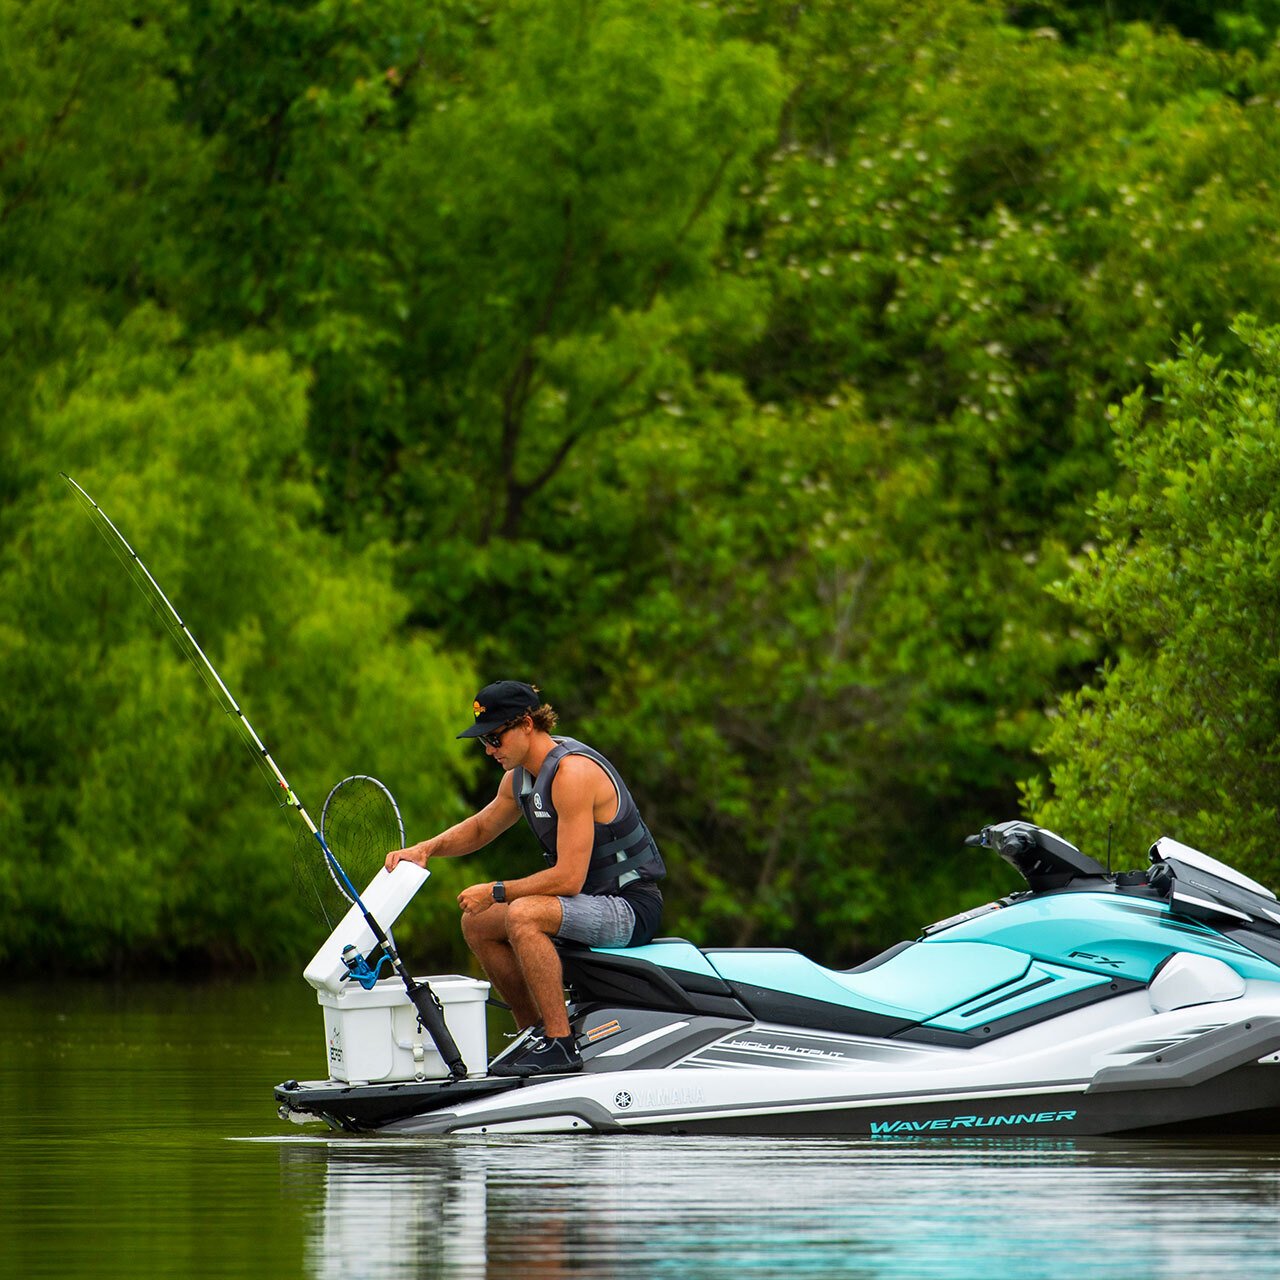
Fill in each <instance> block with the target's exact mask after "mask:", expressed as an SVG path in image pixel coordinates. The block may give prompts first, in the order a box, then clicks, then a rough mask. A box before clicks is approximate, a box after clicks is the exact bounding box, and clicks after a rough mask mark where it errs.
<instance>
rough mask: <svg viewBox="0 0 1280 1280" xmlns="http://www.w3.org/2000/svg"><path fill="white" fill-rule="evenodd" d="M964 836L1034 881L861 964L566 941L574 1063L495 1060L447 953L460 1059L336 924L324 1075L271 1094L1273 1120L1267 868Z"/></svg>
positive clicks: (799, 1111)
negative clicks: (837, 965)
mask: <svg viewBox="0 0 1280 1280" xmlns="http://www.w3.org/2000/svg"><path fill="white" fill-rule="evenodd" d="M967 843H969V844H973V845H978V846H981V847H982V848H986V849H990V850H992V851H994V852H995V853H997V854H998V855H999V856H1000V857H1002V858H1004V859H1005V860H1006V861H1007V862H1009V863H1010V864H1011V865H1012V866H1014V867H1015V868H1016V869H1017V870H1018V871H1019V872H1020V873H1021V874H1022V876H1023V877H1024V878H1025V880H1026V882H1027V886H1028V887H1027V889H1026V890H1024V891H1022V892H1020V893H1015V894H1013V895H1011V896H1010V897H1007V898H1004V899H1001V900H1000V901H998V902H991V903H987V904H986V905H984V906H981V907H978V908H976V909H975V910H972V911H966V912H964V913H963V914H961V915H957V916H953V917H951V918H950V919H947V920H942V921H940V922H938V923H937V924H933V925H930V926H929V927H928V928H927V929H925V930H924V931H923V933H922V934H921V936H920V937H919V938H917V939H916V940H915V941H912V942H902V943H899V944H898V945H897V946H894V947H891V948H890V949H889V950H888V951H885V952H884V953H883V954H881V955H879V956H877V957H875V958H874V959H873V960H870V961H868V962H867V963H865V964H862V965H858V966H857V967H855V968H852V969H843V970H842V969H828V968H824V967H823V966H821V965H818V964H815V963H814V962H813V961H812V960H809V959H807V958H806V957H805V956H803V955H801V954H800V953H799V952H797V951H792V950H786V949H778V948H732V949H722V948H714V947H712V948H704V949H699V948H698V947H695V946H694V945H693V944H692V943H690V942H687V941H685V940H683V939H680V938H661V939H658V940H656V941H654V942H652V943H650V944H649V945H647V946H642V947H633V948H627V949H620V950H615V949H609V948H588V947H578V946H566V947H564V948H563V950H562V955H563V960H564V972H565V981H566V986H567V990H568V995H569V1014H570V1023H571V1027H572V1030H573V1032H574V1034H575V1035H576V1036H577V1038H578V1044H579V1047H580V1049H581V1053H582V1056H583V1059H584V1066H583V1070H582V1071H581V1072H580V1073H577V1074H573V1075H557V1076H543V1077H536V1076H535V1077H532V1078H528V1079H513V1078H508V1077H503V1076H493V1075H490V1074H489V1067H490V1065H491V1064H490V1063H489V1062H488V1060H487V1052H486V1048H485V1044H486V1041H485V1032H484V991H485V984H484V983H479V982H476V981H475V980H473V979H469V978H466V977H463V976H460V975H446V976H443V977H436V978H429V979H426V980H425V981H427V982H429V983H430V984H431V985H432V987H433V989H434V990H436V992H437V994H438V996H439V998H440V999H441V1001H442V1004H443V1008H444V1012H445V1017H446V1021H447V1022H448V1024H449V1027H450V1030H451V1031H452V1032H453V1035H454V1037H455V1039H456V1040H457V1043H458V1046H459V1048H460V1050H461V1052H462V1056H463V1058H464V1060H465V1065H466V1068H467V1074H466V1076H465V1077H460V1078H452V1077H451V1076H450V1074H449V1072H448V1070H447V1069H446V1067H445V1065H444V1060H443V1059H442V1058H441V1056H440V1054H439V1053H438V1052H437V1051H436V1050H435V1047H434V1046H433V1045H432V1043H431V1041H430V1038H429V1037H426V1036H424V1032H423V1031H422V1028H421V1026H420V1025H419V1024H418V1021H417V1019H416V1016H415V1015H414V1010H413V1008H412V1006H411V1005H410V1004H409V1002H408V1000H407V997H406V996H405V992H404V987H403V985H401V984H398V983H396V982H395V980H393V979H386V980H383V981H381V982H378V981H373V982H371V983H370V982H368V976H369V975H370V973H371V970H370V969H369V967H368V965H367V964H363V965H355V964H353V962H352V954H351V952H352V947H351V945H350V944H347V943H344V942H343V934H342V930H343V928H344V925H339V927H338V929H337V930H335V931H334V934H333V936H331V938H330V939H329V942H328V943H326V948H328V951H327V953H326V952H325V951H324V950H323V949H322V952H321V955H322V956H323V955H326V954H328V956H329V957H330V958H331V957H332V956H333V955H334V954H337V953H339V952H341V951H342V950H343V949H345V950H346V951H347V957H346V960H345V961H344V964H345V968H344V969H343V971H342V973H340V974H339V975H338V976H337V978H336V979H335V977H334V973H335V971H336V967H335V966H333V965H331V964H329V965H323V964H322V965H319V966H317V965H316V964H315V963H314V962H313V966H312V967H311V968H309V970H308V976H309V978H310V979H311V981H312V982H313V985H316V986H317V987H318V988H319V996H320V1001H321V1003H322V1004H323V1005H324V1006H325V1021H326V1038H327V1049H328V1055H329V1066H330V1078H328V1079H325V1080H315V1081H307V1082H302V1083H300V1082H298V1081H294V1080H290V1081H287V1082H286V1083H284V1084H281V1085H278V1086H277V1087H276V1090H275V1097H276V1100H277V1102H278V1103H279V1107H280V1112H281V1115H282V1116H286V1117H288V1118H291V1119H295V1120H311V1119H318V1120H323V1121H326V1122H327V1123H328V1124H329V1125H331V1126H333V1127H335V1128H341V1129H345V1130H351V1131H357V1132H368V1133H379V1134H389V1135H412V1134H504V1133H559V1132H573V1131H578V1132H582V1131H592V1130H594V1131H597V1132H606V1133H619V1132H630V1131H636V1132H650V1133H739V1134H792V1133H794V1134H841V1135H865V1136H875V1135H882V1136H886V1137H888V1136H896V1137H901V1136H910V1135H924V1136H928V1137H940V1136H947V1135H958V1136H961V1137H974V1136H978V1135H982V1136H991V1135H998V1136H1013V1135H1018V1136H1024V1135H1034V1136H1058V1135H1066V1134H1106V1133H1120V1132H1126V1131H1131V1130H1153V1129H1164V1128H1170V1127H1179V1128H1186V1127H1198V1128H1200V1129H1206V1130H1209V1131H1225V1130H1228V1129H1230V1130H1240V1129H1244V1130H1247V1131H1251V1132H1261V1131H1276V1130H1280V903H1278V902H1277V900H1276V896H1275V894H1274V893H1272V892H1271V891H1270V890H1269V889H1267V888H1265V887H1264V886H1263V885H1261V884H1258V883H1257V882H1255V881H1253V880H1251V879H1250V878H1249V877H1247V876H1245V875H1243V874H1242V873H1240V872H1239V871H1236V870H1235V869H1234V868H1232V867H1230V866H1228V865H1227V864H1226V863H1224V862H1221V861H1219V860H1218V859H1216V858H1214V857H1210V856H1208V855H1207V854H1204V853H1201V852H1199V851H1197V850H1195V849H1191V848H1189V847H1187V846H1186V845H1182V844H1179V843H1178V842H1177V841H1175V840H1171V839H1168V838H1165V839H1161V840H1158V841H1157V842H1156V843H1155V844H1154V845H1153V846H1152V847H1151V850H1150V853H1149V860H1150V865H1149V867H1148V868H1146V869H1145V870H1140V871H1130V872H1122V873H1118V874H1114V875H1113V874H1110V873H1108V872H1107V870H1106V869H1105V868H1104V867H1103V866H1101V865H1100V864H1099V863H1098V862H1097V861H1095V860H1094V859H1093V858H1091V857H1089V856H1087V855H1086V854H1083V853H1081V852H1080V850H1079V849H1077V848H1076V847H1075V846H1073V845H1071V844H1069V843H1068V842H1067V841H1065V840H1063V839H1061V838H1060V837H1059V836H1056V835H1054V834H1053V833H1052V832H1049V831H1046V830H1044V829H1042V828H1039V827H1035V826H1032V825H1030V824H1028V823H1024V822H1006V823H1002V824H1000V825H998V826H991V827H987V828H985V829H984V830H983V832H982V833H981V835H979V836H974V837H970V839H969V841H967ZM397 870H398V869H397ZM380 874H382V875H385V874H386V873H380ZM392 874H394V873H392ZM372 888H373V887H372V886H371V891H372ZM380 919H381V917H380ZM382 923H383V925H384V927H388V928H389V927H390V924H391V923H392V921H391V920H390V919H387V920H382ZM344 924H345V922H344ZM359 958H360V959H363V957H359ZM319 959H320V957H319V956H318V957H317V960H319ZM356 968H360V969H361V970H362V972H364V974H365V975H366V985H362V984H361V983H359V982H358V981H357V980H355V979H353V978H352V977H351V976H350V975H351V973H352V972H353V970H354V969H356ZM313 971H314V972H313ZM317 975H319V976H317ZM326 983H327V986H326V985H325V984H326ZM397 987H398V990H397V989H396V988H397ZM528 1034H532V1033H526V1035H528ZM523 1044H524V1040H523V1038H521V1039H519V1040H517V1041H515V1042H514V1043H513V1044H512V1045H511V1046H510V1047H509V1048H508V1049H507V1050H506V1051H505V1053H504V1054H503V1055H499V1056H500V1057H505V1056H506V1055H509V1054H515V1053H519V1052H520V1050H521V1048H522V1047H523Z"/></svg>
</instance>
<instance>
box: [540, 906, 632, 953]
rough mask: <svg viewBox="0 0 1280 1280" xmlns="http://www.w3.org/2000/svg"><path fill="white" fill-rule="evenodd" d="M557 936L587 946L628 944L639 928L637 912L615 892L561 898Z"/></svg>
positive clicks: (621, 945)
mask: <svg viewBox="0 0 1280 1280" xmlns="http://www.w3.org/2000/svg"><path fill="white" fill-rule="evenodd" d="M560 912H561V916H562V918H561V921H560V929H559V931H558V932H557V934H556V937H557V938H564V939H565V940H566V941H567V942H582V943H585V944H586V945H587V946H588V947H625V946H626V945H627V943H628V942H630V941H631V934H632V933H633V932H634V930H635V927H636V913H635V912H634V911H632V909H631V904H630V903H629V902H627V900H626V899H625V898H619V897H618V896H617V894H613V893H578V894H575V895H574V896H573V897H572V898H561V899H560Z"/></svg>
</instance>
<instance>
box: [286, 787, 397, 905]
mask: <svg viewBox="0 0 1280 1280" xmlns="http://www.w3.org/2000/svg"><path fill="white" fill-rule="evenodd" d="M320 834H321V835H322V836H323V838H324V842H325V844H327V845H328V846H329V848H330V849H331V850H332V852H333V855H334V857H335V858H336V859H337V860H338V863H339V865H340V866H341V867H342V870H343V871H345V872H346V875H347V878H348V879H349V880H350V882H351V887H353V888H354V889H355V891H356V892H357V893H361V892H363V890H364V888H365V886H366V885H367V884H368V883H369V881H370V880H372V879H373V877H374V876H375V875H376V874H377V872H378V870H379V869H380V868H381V867H382V866H383V864H384V863H385V862H386V857H387V854H388V853H390V852H391V851H392V850H393V849H403V848H404V824H403V822H402V821H401V819H400V809H399V807H398V806H397V805H396V802H395V800H394V798H393V797H392V795H391V793H390V792H389V791H388V790H387V789H386V787H384V786H383V785H382V783H381V782H379V781H378V780H377V779H376V778H370V777H368V776H366V775H363V774H357V775H356V776H354V777H350V778H344V779H343V780H342V781H341V782H340V783H338V785H337V786H336V787H334V789H333V790H332V791H330V792H329V798H328V799H327V800H326V801H325V803H324V810H323V812H322V813H321V815H320ZM293 871H294V883H295V886H296V888H297V890H298V892H299V894H300V896H301V897H302V899H303V901H305V902H306V903H307V904H308V906H309V907H310V908H311V910H312V911H313V912H314V913H315V915H316V916H317V918H318V919H320V920H322V921H323V922H324V923H325V924H327V925H328V926H329V928H330V929H332V928H333V927H334V926H335V925H336V924H337V923H338V921H339V920H341V919H342V917H343V916H344V915H346V913H347V911H348V909H349V908H350V907H351V906H352V903H353V899H352V897H351V894H350V892H349V891H348V889H347V886H346V885H345V884H343V882H342V878H341V876H339V875H338V874H337V873H336V872H335V871H334V869H333V867H332V866H331V865H330V863H329V860H328V859H327V858H326V857H325V855H324V850H323V849H322V848H321V847H320V842H319V841H318V840H317V839H316V838H315V836H313V835H312V834H311V833H310V832H309V831H307V830H305V829H300V830H299V832H298V836H297V839H296V840H295V842H294V859H293Z"/></svg>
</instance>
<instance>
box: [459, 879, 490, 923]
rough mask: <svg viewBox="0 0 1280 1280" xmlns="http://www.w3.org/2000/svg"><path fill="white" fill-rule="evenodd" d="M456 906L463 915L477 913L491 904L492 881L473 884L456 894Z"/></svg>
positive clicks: (486, 909)
mask: <svg viewBox="0 0 1280 1280" xmlns="http://www.w3.org/2000/svg"><path fill="white" fill-rule="evenodd" d="M458 906H460V907H461V908H462V913H463V915H467V916H474V915H479V914H480V912H481V911H488V909H489V908H490V907H491V906H493V881H492V880H491V881H489V883H488V884H473V885H471V886H470V887H469V888H466V889H463V891H462V892H461V893H460V894H458Z"/></svg>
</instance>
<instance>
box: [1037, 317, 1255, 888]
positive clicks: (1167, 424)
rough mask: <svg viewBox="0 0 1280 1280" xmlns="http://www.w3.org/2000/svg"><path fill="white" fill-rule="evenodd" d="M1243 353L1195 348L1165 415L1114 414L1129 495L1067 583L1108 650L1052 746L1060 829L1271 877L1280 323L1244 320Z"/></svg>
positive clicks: (1128, 408)
mask: <svg viewBox="0 0 1280 1280" xmlns="http://www.w3.org/2000/svg"><path fill="white" fill-rule="evenodd" d="M1236 332H1237V333H1238V334H1239V336H1240V338H1241V339H1242V340H1243V341H1244V342H1245V343H1247V344H1248V349H1249V352H1250V354H1251V355H1252V357H1253V361H1252V362H1251V364H1249V365H1247V366H1246V367H1244V368H1243V369H1239V368H1228V367H1224V362H1223V361H1222V360H1221V359H1219V358H1217V357H1213V356H1210V355H1208V354H1207V353H1206V352H1205V350H1204V348H1203V347H1202V345H1201V344H1200V342H1199V341H1198V340H1195V339H1192V340H1189V341H1187V342H1186V343H1184V345H1183V347H1182V350H1181V353H1180V356H1179V358H1178V359H1177V360H1175V361H1169V362H1168V363H1166V364H1164V365H1161V366H1160V367H1159V368H1157V370H1156V373H1157V375H1158V376H1159V379H1160V396H1159V408H1160V410H1161V412H1160V414H1159V416H1156V415H1154V414H1153V413H1152V412H1151V408H1152V406H1149V405H1148V404H1147V403H1146V401H1145V399H1144V397H1143V396H1142V394H1141V393H1138V392H1135V393H1134V394H1133V395H1132V396H1130V397H1129V398H1128V399H1127V400H1126V401H1125V402H1124V405H1123V407H1122V408H1121V409H1120V410H1119V412H1118V414H1117V415H1116V421H1115V431H1116V453H1117V457H1118V459H1119V461H1120V463H1121V465H1122V467H1123V469H1124V480H1125V484H1124V487H1123V488H1122V489H1117V490H1116V491H1115V492H1113V493H1106V494H1103V495H1101V496H1100V497H1099V500H1098V507H1097V515H1098V520H1099V526H1100V529H1099V532H1100V538H1099V547H1098V548H1097V549H1096V550H1091V551H1090V553H1089V554H1088V556H1087V557H1085V558H1084V559H1083V560H1082V562H1080V563H1079V564H1077V565H1076V566H1075V569H1074V572H1073V574H1072V576H1071V577H1070V579H1068V580H1067V581H1066V582H1065V583H1064V584H1063V585H1062V586H1061V588H1060V592H1061V594H1062V595H1063V596H1064V597H1065V598H1066V599H1069V600H1071V601H1073V602H1074V603H1077V604H1079V605H1080V606H1081V607H1082V608H1083V609H1085V610H1087V611H1088V613H1089V614H1090V616H1091V617H1092V618H1094V619H1095V620H1096V625H1097V626H1098V627H1099V629H1100V630H1102V631H1104V632H1105V633H1106V634H1107V635H1108V636H1109V637H1110V638H1112V639H1113V640H1114V646H1115V652H1116V656H1115V659H1114V661H1113V662H1112V663H1111V664H1110V665H1109V666H1108V668H1107V670H1106V672H1105V676H1104V678H1103V680H1102V681H1101V682H1100V684H1099V686H1098V687H1097V688H1087V689H1085V690H1083V691H1081V692H1079V693H1075V694H1071V695H1069V696H1068V697H1066V698H1065V699H1064V700H1063V704H1062V716H1061V718H1060V719H1059V720H1057V721H1056V722H1055V724H1054V727H1053V731H1052V733H1051V734H1050V735H1049V738H1048V740H1047V741H1046V743H1045V746H1044V750H1045V753H1046V754H1047V755H1048V757H1049V758H1050V760H1051V761H1052V762H1053V765H1052V769H1051V771H1050V778H1051V780H1052V786H1053V790H1052V794H1051V795H1049V794H1047V793H1046V791H1045V789H1044V786H1043V783H1040V782H1039V781H1037V784H1036V785H1035V786H1033V788H1032V795H1031V797H1030V799H1031V802H1032V806H1033V807H1034V808H1035V809H1037V810H1038V811H1039V815H1040V816H1041V817H1042V818H1043V819H1046V820H1047V821H1048V822H1049V823H1050V824H1052V825H1058V826H1060V827H1061V828H1062V829H1064V830H1070V831H1075V832H1078V833H1080V834H1081V835H1089V836H1091V837H1092V838H1093V840H1094V842H1095V843H1096V842H1097V841H1098V840H1099V839H1100V838H1101V837H1102V836H1103V834H1104V832H1105V830H1106V828H1107V827H1108V826H1109V825H1112V824H1114V828H1115V832H1116V835H1117V838H1118V839H1119V841H1120V843H1121V844H1122V845H1123V846H1124V847H1127V848H1136V847H1140V846H1141V842H1142V840H1143V839H1144V837H1145V838H1150V837H1151V836H1152V835H1153V834H1154V833H1156V832H1162V833H1165V834H1169V835H1173V836H1176V837H1177V838H1179V839H1181V840H1182V841H1183V842H1184V843H1187V844H1192V845H1195V846H1196V847H1198V848H1202V849H1206V850H1213V851H1216V852H1223V851H1229V852H1230V854H1231V856H1232V858H1233V859H1234V858H1240V859H1242V860H1247V863H1248V865H1249V867H1250V869H1251V870H1252V871H1253V873H1254V874H1255V875H1256V876H1258V877H1260V878H1262V879H1263V880H1264V882H1267V883H1276V882H1277V881H1280V856H1278V855H1277V853H1276V842H1275V834H1274V833H1275V826H1276V821H1277V804H1278V803H1280V801H1278V793H1277V789H1276V775H1277V769H1278V768H1280V723H1278V718H1277V710H1278V707H1280V647H1278V646H1277V643H1276V637H1277V635H1280V593H1277V590H1276V584H1277V581H1280V528H1278V527H1277V513H1276V509H1275V506H1276V495H1277V494H1278V493H1280V328H1271V329H1258V328H1257V326H1256V324H1255V323H1254V322H1253V321H1252V320H1251V319H1248V318H1242V319H1241V320H1240V322H1239V323H1238V324H1237V326H1236Z"/></svg>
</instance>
